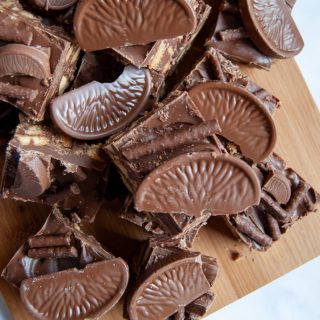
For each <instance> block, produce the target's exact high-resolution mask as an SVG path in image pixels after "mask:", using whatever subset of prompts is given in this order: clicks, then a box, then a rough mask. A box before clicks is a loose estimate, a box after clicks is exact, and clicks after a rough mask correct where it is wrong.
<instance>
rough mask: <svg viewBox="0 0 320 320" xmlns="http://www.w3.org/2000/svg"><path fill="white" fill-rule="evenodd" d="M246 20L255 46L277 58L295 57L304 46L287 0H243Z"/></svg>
mask: <svg viewBox="0 0 320 320" xmlns="http://www.w3.org/2000/svg"><path fill="white" fill-rule="evenodd" d="M239 7H240V12H241V16H242V19H243V23H244V25H245V26H246V30H247V32H248V33H249V34H250V37H251V39H252V40H253V42H254V43H255V45H256V46H257V47H258V48H259V49H260V50H261V51H262V52H263V53H265V54H267V55H269V56H271V57H275V58H280V59H284V58H292V57H294V56H295V55H297V54H298V53H299V52H300V51H301V50H302V49H303V46H304V43H303V39H302V37H301V35H300V33H299V30H298V28H297V26H296V24H295V22H294V20H293V18H292V16H291V10H290V8H289V6H288V5H287V3H286V2H285V1H283V0H272V1H267V2H266V1H264V0H254V1H251V0H239Z"/></svg>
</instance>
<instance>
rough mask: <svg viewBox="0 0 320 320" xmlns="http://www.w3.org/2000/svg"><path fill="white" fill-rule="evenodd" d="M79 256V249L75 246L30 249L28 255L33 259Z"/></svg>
mask: <svg viewBox="0 0 320 320" xmlns="http://www.w3.org/2000/svg"><path fill="white" fill-rule="evenodd" d="M77 256H78V251H77V249H76V248H75V247H47V248H32V249H29V250H28V257H29V258H33V259H41V258H48V259H50V258H76V257H77Z"/></svg>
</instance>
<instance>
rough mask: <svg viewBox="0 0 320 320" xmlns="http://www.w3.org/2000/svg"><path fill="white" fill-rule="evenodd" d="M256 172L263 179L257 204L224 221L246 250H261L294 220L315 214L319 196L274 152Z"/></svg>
mask: <svg viewBox="0 0 320 320" xmlns="http://www.w3.org/2000/svg"><path fill="white" fill-rule="evenodd" d="M257 169H258V170H259V171H260V173H261V175H262V177H263V178H262V180H261V189H262V194H261V202H260V204H259V205H257V206H253V207H251V208H249V209H248V210H246V211H244V212H242V213H241V214H239V215H236V216H229V217H227V218H226V222H227V225H228V226H229V227H230V228H231V230H232V231H233V233H234V234H235V235H236V236H237V237H239V238H240V239H241V240H242V241H243V242H244V243H246V244H247V245H248V246H249V247H251V248H254V249H257V250H261V251H264V250H267V249H268V248H269V247H270V246H272V244H273V242H275V241H277V240H279V239H280V238H281V235H282V234H283V233H285V232H286V231H287V230H288V228H289V227H290V226H291V225H293V224H294V223H295V222H296V221H297V220H299V219H301V218H303V217H304V216H306V215H307V214H308V213H310V212H314V211H316V210H317V208H318V206H319V203H320V195H319V193H318V192H317V191H316V190H315V189H314V188H312V187H311V186H310V185H309V184H308V183H307V182H305V180H304V179H303V178H301V176H299V175H298V174H297V173H296V172H295V171H294V170H293V169H291V168H288V167H287V166H286V164H285V162H284V161H283V160H282V159H281V158H280V157H279V156H278V155H276V154H274V153H273V154H272V155H271V156H269V157H268V158H267V159H266V160H265V161H263V162H261V163H259V164H258V165H257Z"/></svg>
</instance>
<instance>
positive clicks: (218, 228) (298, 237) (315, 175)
mask: <svg viewBox="0 0 320 320" xmlns="http://www.w3.org/2000/svg"><path fill="white" fill-rule="evenodd" d="M243 69H244V71H245V72H247V73H248V74H249V75H250V76H251V77H252V78H253V80H255V81H256V82H257V83H258V84H260V85H261V86H263V87H264V88H266V89H267V90H269V91H270V92H272V93H273V94H275V95H276V96H277V97H279V98H280V100H281V101H282V107H281V108H280V110H278V111H277V112H276V115H275V119H276V125H277V129H278V142H277V148H276V151H277V152H278V153H279V154H280V155H281V156H282V157H283V158H284V159H285V160H286V161H287V163H288V165H290V166H291V167H292V168H294V169H295V170H296V171H297V172H298V173H299V174H300V175H302V176H303V177H304V178H305V179H306V180H307V181H308V182H309V183H310V184H311V185H313V186H314V187H315V188H316V189H317V190H320V170H319V168H320V129H319V128H320V114H319V112H318V110H317V108H316V106H315V103H314V101H313V100H312V98H311V96H310V93H309V91H308V88H307V86H306V84H305V82H304V79H303V77H302V75H301V73H300V71H299V69H298V67H297V65H296V63H295V62H294V61H293V60H292V61H281V62H276V63H275V64H274V66H273V68H272V71H271V72H265V71H260V70H253V69H249V68H243ZM49 211H50V210H49V208H44V207H43V206H40V205H33V204H32V205H31V204H25V203H23V204H22V203H16V202H14V201H8V200H6V201H0V214H1V224H0V269H3V268H4V267H5V265H6V264H7V262H8V261H9V259H10V257H11V256H12V255H13V254H14V252H15V251H16V250H17V249H18V247H19V246H20V245H21V244H22V243H23V242H24V241H25V239H26V238H27V236H28V235H30V234H33V233H34V232H36V231H37V230H38V229H39V228H40V226H41V225H42V223H43V222H44V220H45V218H46V216H47V214H48V213H49ZM319 229H320V214H318V213H315V214H310V215H309V216H308V217H306V218H305V219H303V220H302V221H300V222H298V223H296V224H295V225H294V226H293V227H292V229H290V230H289V231H288V232H287V234H286V235H284V236H283V237H282V238H281V240H280V241H279V242H277V243H275V244H274V245H273V247H272V248H271V249H270V250H269V251H268V252H266V253H259V252H250V251H249V250H248V249H247V248H246V246H245V245H243V244H241V243H239V242H237V241H236V240H235V238H233V236H232V235H231V233H230V232H229V230H228V229H227V228H226V227H225V225H224V224H223V222H222V221H221V220H220V219H219V218H218V219H212V220H211V221H210V222H209V224H208V225H207V226H206V227H204V228H203V229H202V230H201V232H200V234H199V238H198V239H197V241H196V243H195V246H194V250H199V251H201V252H202V253H204V254H207V255H211V256H214V257H216V258H217V259H218V263H219V266H220V273H219V276H218V279H217V281H216V282H215V284H214V288H213V290H214V292H215V293H216V295H217V299H216V301H215V303H214V306H213V307H212V309H211V310H210V313H212V312H214V311H216V310H218V309H220V308H222V307H223V306H225V305H227V304H229V303H231V302H233V301H235V300H237V299H239V298H241V297H242V296H244V295H246V294H248V293H249V292H251V291H253V290H255V289H257V288H259V287H261V286H263V285H265V284H267V283H269V282H271V281H272V280H274V279H276V278H278V277H280V276H282V275H284V274H285V273H287V272H289V271H291V270H292V269H294V268H296V267H298V266H300V265H302V264H304V263H305V262H307V261H309V260H311V259H312V258H314V257H317V256H319V255H320V232H319ZM88 230H89V231H90V232H92V233H93V234H95V235H96V236H97V238H98V240H99V241H101V242H102V243H104V244H106V245H108V244H109V245H110V244H111V247H112V248H111V249H113V251H115V254H117V253H118V252H121V247H122V246H123V244H121V243H120V242H119V241H110V239H111V237H110V231H111V230H114V231H117V232H120V233H122V234H126V235H130V236H134V237H136V238H139V237H141V231H139V230H138V229H137V228H132V226H131V225H129V224H128V223H125V222H121V223H119V221H117V220H116V219H115V218H114V217H112V215H110V213H109V214H108V210H106V209H104V210H101V212H100V213H99V214H98V216H97V220H96V223H95V224H94V225H92V226H89V227H88ZM134 243H135V242H134V241H131V244H132V246H133V247H134ZM125 245H126V246H128V244H125ZM233 252H239V253H241V255H243V259H241V260H239V261H233V260H232V253H233ZM0 290H1V292H2V294H3V296H4V298H5V300H6V302H7V304H8V306H9V308H10V310H11V312H12V314H13V316H14V319H18V320H26V319H32V318H31V317H30V316H29V315H28V314H27V313H26V311H25V310H24V307H23V306H22V304H21V303H20V300H19V292H18V290H17V289H15V288H13V287H12V286H10V285H9V284H7V283H6V282H5V281H4V280H3V279H1V280H0ZM103 319H105V320H118V319H122V304H121V303H119V304H118V305H117V306H116V307H115V308H114V309H113V310H111V311H110V312H109V313H108V314H107V315H106V316H105V317H103Z"/></svg>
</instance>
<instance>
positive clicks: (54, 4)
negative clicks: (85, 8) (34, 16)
mask: <svg viewBox="0 0 320 320" xmlns="http://www.w3.org/2000/svg"><path fill="white" fill-rule="evenodd" d="M77 2H78V0H28V3H29V4H30V5H32V6H34V7H36V8H39V9H42V10H46V11H48V10H54V11H59V10H65V9H67V8H69V7H71V6H73V5H74V4H75V3H77Z"/></svg>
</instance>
